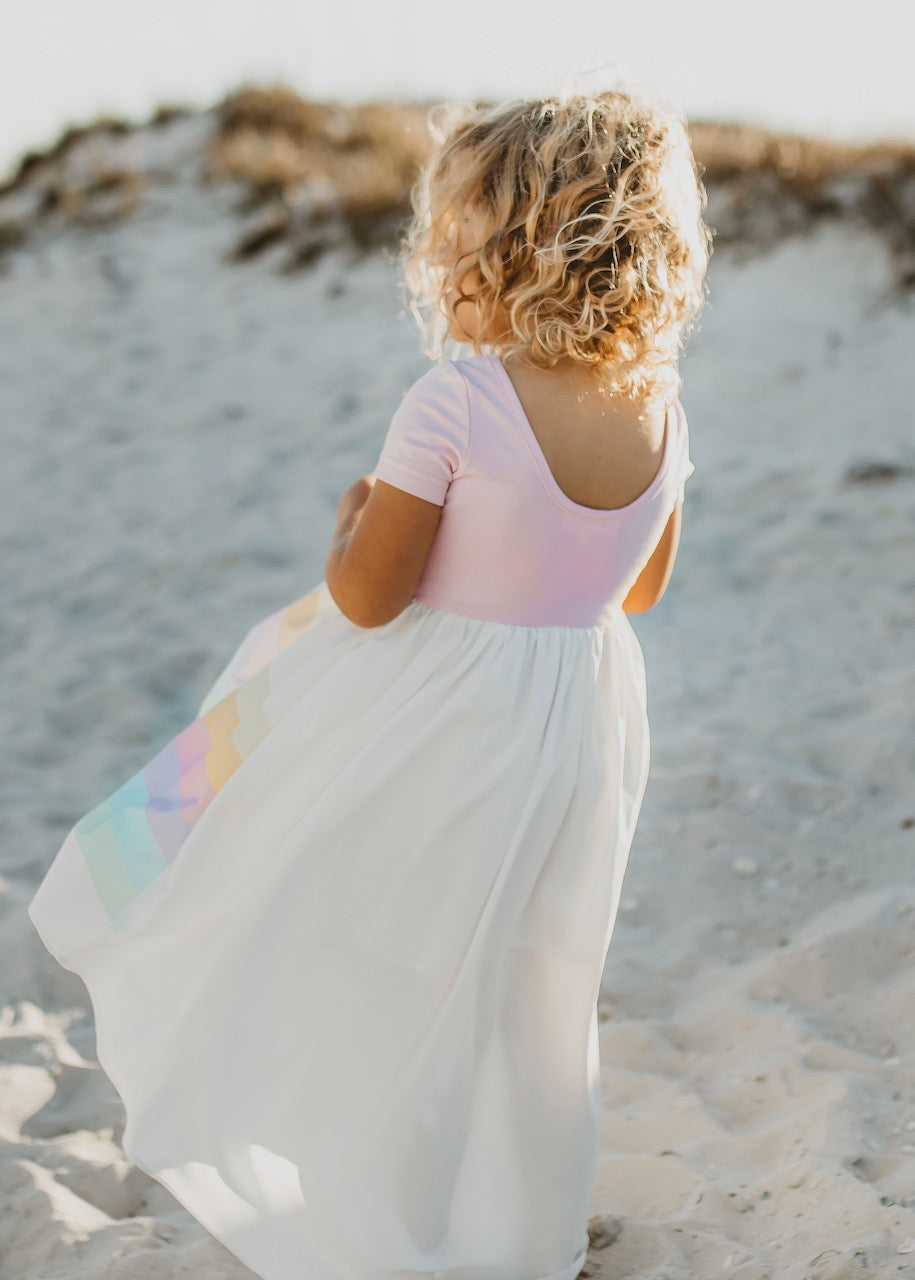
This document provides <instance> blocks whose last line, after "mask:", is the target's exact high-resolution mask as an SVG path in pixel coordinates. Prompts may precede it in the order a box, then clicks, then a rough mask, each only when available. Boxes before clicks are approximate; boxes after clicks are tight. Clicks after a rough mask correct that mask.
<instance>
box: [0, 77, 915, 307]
mask: <svg viewBox="0 0 915 1280" xmlns="http://www.w3.org/2000/svg"><path fill="white" fill-rule="evenodd" d="M428 105H430V104H403V103H396V102H375V103H365V104H360V105H344V104H340V103H330V102H317V101H310V100H307V99H304V98H301V97H300V96H299V95H298V94H296V93H295V92H294V91H293V90H292V89H291V88H289V87H288V86H286V85H283V84H275V85H273V86H270V87H266V88H258V87H256V86H253V85H243V86H242V87H241V88H239V89H238V90H237V91H235V92H233V93H231V94H229V95H228V96H227V97H225V98H224V99H223V100H222V101H221V102H219V103H217V105H216V106H215V107H214V108H213V111H212V114H213V117H214V120H215V127H214V129H213V132H212V134H211V136H210V139H209V142H208V143H207V145H206V149H205V154H204V155H203V157H202V168H201V176H202V178H203V180H204V181H206V182H210V183H221V182H233V183H236V184H239V185H240V186H241V187H242V191H243V194H242V198H241V200H240V201H239V205H238V209H239V213H240V214H242V215H243V216H244V217H245V220H246V225H245V227H244V230H243V231H242V233H241V236H240V238H239V240H238V242H237V244H236V246H235V248H234V249H233V250H232V251H231V252H230V254H229V257H230V258H232V259H233V260H241V259H245V258H251V257H253V256H255V255H256V254H258V253H260V252H262V251H263V250H265V249H267V248H268V247H270V246H274V245H277V244H283V243H285V244H286V245H287V247H288V251H289V257H288V259H287V263H286V269H295V268H296V267H298V266H301V265H305V264H307V263H309V262H311V261H313V260H314V258H315V257H316V256H317V255H318V254H319V253H321V252H323V251H324V249H326V248H327V247H328V246H329V245H331V244H338V243H341V241H342V240H345V241H347V242H349V243H350V244H356V245H358V246H360V247H362V248H371V247H375V246H379V245H387V246H393V245H394V244H396V242H397V239H398V237H399V234H400V231H401V229H402V227H403V223H404V219H405V218H406V216H407V214H408V212H409V190H410V186H411V185H412V183H413V181H414V179H415V178H416V176H417V174H418V172H419V169H420V166H421V165H422V163H423V161H424V159H425V158H426V156H427V155H428V153H429V148H430V139H429V135H428V131H427V127H426V111H427V107H428ZM190 113H191V112H190V109H189V108H186V107H181V106H161V107H160V108H159V109H158V110H157V111H156V112H154V114H153V115H152V116H151V117H150V119H149V121H148V122H147V123H146V125H145V126H136V125H130V124H128V123H127V122H126V121H124V120H120V119H116V118H112V117H99V118H98V119H96V120H95V121H93V122H92V123H90V124H86V125H80V126H71V127H69V128H67V129H65V130H64V131H63V132H62V133H61V135H60V137H59V138H58V139H57V141H56V142H55V143H54V144H53V145H52V146H51V147H49V148H47V150H45V151H30V152H28V153H27V154H26V155H24V156H23V158H22V160H21V161H20V163H19V166H18V169H17V171H16V173H15V174H14V176H13V177H12V178H11V179H10V181H9V182H8V183H6V185H5V186H2V187H0V197H2V196H3V195H4V194H6V193H7V192H11V191H15V190H17V189H20V188H31V189H32V190H37V191H40V192H41V198H40V201H39V202H38V204H37V216H38V217H39V218H41V217H43V216H45V215H49V214H59V215H63V216H64V217H66V218H68V219H69V218H72V219H75V220H77V221H82V222H105V221H108V220H111V219H115V218H118V217H125V216H128V215H129V214H130V213H131V212H133V211H134V210H135V209H136V208H137V205H138V203H139V200H140V198H141V195H142V190H143V186H144V181H145V179H144V178H143V177H142V176H141V175H138V174H131V173H129V172H128V171H127V170H125V169H123V168H120V167H118V166H117V165H114V164H108V165H107V166H106V165H105V164H104V163H101V164H97V165H96V166H95V171H94V172H93V173H92V175H91V176H90V177H89V178H86V177H83V178H82V179H81V180H79V181H76V180H74V179H73V178H72V177H71V178H67V179H65V178H64V176H63V175H64V172H65V166H64V164H63V163H62V162H63V161H64V159H65V157H67V156H68V155H69V153H70V152H71V151H72V150H73V149H74V148H77V147H80V146H81V145H82V144H83V143H84V142H86V141H87V140H88V139H94V140H98V139H102V141H104V138H105V137H116V136H118V135H121V134H124V133H126V132H129V131H131V130H132V129H135V128H138V127H140V128H141V127H147V128H149V127H157V128H158V127H165V126H167V125H168V124H169V123H170V122H171V121H173V120H174V119H176V118H177V117H180V116H186V115H188V114H190ZM690 135H691V138H692V142H693V147H694V151H695V154H696V158H697V160H698V162H699V164H700V168H701V171H702V173H703V178H704V181H705V184H706V187H707V189H708V192H709V208H708V212H707V220H708V221H709V223H710V225H711V227H712V231H713V233H714V236H715V241H716V243H720V244H727V243H737V244H740V245H743V246H745V247H746V249H747V250H750V251H755V250H759V249H762V248H765V247H767V246H769V245H771V244H774V243H776V242H777V241H778V240H780V239H783V238H784V237H785V236H786V235H791V234H794V233H797V232H803V231H806V230H807V229H808V228H810V227H812V226H813V225H814V224H815V223H816V222H818V221H820V220H822V219H824V218H839V217H842V218H850V219H852V220H854V221H856V222H857V223H859V224H861V225H867V226H870V227H872V228H875V229H876V230H878V231H879V232H880V233H881V234H882V235H884V236H885V238H886V240H887V243H888V245H889V247H890V249H891V251H892V253H893V255H894V260H895V262H896V264H897V272H896V275H897V282H898V285H899V288H900V289H903V290H909V289H912V288H915V142H913V143H904V142H889V141H888V142H877V143H874V144H871V145H858V144H842V143H838V142H832V141H829V140H825V139H821V138H816V137H800V136H797V135H791V134H784V133H777V132H774V131H772V130H767V129H763V128H759V127H755V126H751V125H742V124H720V123H714V122H708V121H693V122H692V123H691V124H690ZM21 240H22V237H21V235H20V233H19V230H18V229H17V230H15V231H13V230H10V233H9V234H8V235H6V236H4V235H0V252H2V250H3V248H10V247H13V246H15V245H18V244H21Z"/></svg>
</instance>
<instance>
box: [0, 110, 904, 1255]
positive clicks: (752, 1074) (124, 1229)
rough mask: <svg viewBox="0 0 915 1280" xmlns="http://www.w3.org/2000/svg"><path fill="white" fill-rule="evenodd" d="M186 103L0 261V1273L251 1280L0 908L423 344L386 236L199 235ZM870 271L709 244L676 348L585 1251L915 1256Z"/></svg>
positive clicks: (225, 197)
mask: <svg viewBox="0 0 915 1280" xmlns="http://www.w3.org/2000/svg"><path fill="white" fill-rule="evenodd" d="M204 125H205V122H204V121H187V122H184V123H182V124H179V125H176V126H173V127H172V129H171V130H169V131H165V132H163V133H160V134H158V135H155V136H153V135H151V134H150V135H140V136H139V137H135V138H133V139H130V140H128V141H127V142H126V143H124V144H123V146H124V147H125V148H131V149H132V159H133V162H134V163H137V164H140V165H146V166H154V165H160V166H163V167H165V168H166V169H167V170H169V171H170V172H172V173H173V174H175V176H176V177H178V178H179V179H180V180H178V181H175V182H174V183H171V184H166V183H163V184H159V185H157V186H156V187H155V188H154V190H153V191H152V192H151V193H150V194H149V195H148V197H147V198H146V199H145V200H144V202H143V204H142V206H141V210H140V212H139V213H138V215H137V216H136V217H135V219H134V220H133V221H131V222H127V223H125V224H123V225H120V226H116V227H114V228H110V229H97V230H81V231H76V230H70V231H67V232H65V233H63V234H54V233H53V232H48V233H47V234H35V235H34V236H33V237H32V239H31V241H30V242H29V244H28V245H27V246H26V248H25V249H24V250H23V251H21V252H16V253H13V254H12V255H9V256H8V257H7V258H6V260H5V263H6V266H5V274H2V272H0V430H2V432H3V438H2V458H3V463H2V467H0V485H2V491H0V499H2V501H0V522H2V524H0V528H2V536H3V548H4V555H3V566H4V580H3V613H2V639H3V641H4V644H3V656H4V690H5V694H4V698H3V704H2V710H0V714H2V717H3V730H4V734H5V737H6V745H5V750H4V757H3V758H4V761H5V768H4V770H3V776H2V780H0V813H2V823H3V839H2V842H0V890H2V892H0V913H2V915H0V1004H2V1013H0V1139H2V1143H3V1145H2V1148H0V1207H2V1209H3V1212H2V1213H0V1275H2V1277H3V1280H26V1278H28V1280H52V1278H53V1277H67V1278H68V1280H96V1278H97V1277H101V1276H105V1277H110V1278H111V1280H126V1278H127V1277H130V1280H157V1278H158V1277H163V1278H164V1277H173V1276H187V1277H191V1276H193V1277H194V1280H215V1278H216V1277H226V1278H229V1277H231V1278H238V1277H243V1276H248V1275H250V1273H249V1272H248V1271H247V1270H246V1268H244V1267H243V1266H242V1265H241V1264H240V1263H239V1262H238V1261H237V1260H236V1259H235V1258H234V1257H233V1256H232V1255H231V1254H229V1253H228V1252H227V1251H226V1250H225V1249H223V1248H222V1247H221V1246H219V1245H218V1244H216V1243H215V1242H214V1241H213V1240H211V1239H210V1237H209V1236H208V1235H207V1233H206V1232H205V1231H204V1230H203V1228H201V1227H200V1226H199V1225H198V1224H197V1223H196V1222H195V1221H194V1220H193V1219H192V1218H190V1217H189V1216H188V1214H187V1213H185V1212H184V1210H183V1209H181V1208H180V1207H179V1206H178V1205H177V1204H176V1203H175V1201H174V1200H173V1199H172V1198H171V1197H170V1196H169V1195H168V1194H167V1193H166V1192H165V1191H164V1190H163V1189H162V1188H161V1187H160V1186H159V1185H158V1184H157V1183H156V1182H155V1181H153V1180H152V1179H150V1178H148V1177H147V1176H146V1175H145V1174H142V1173H141V1172H140V1171H139V1170H137V1169H136V1168H134V1167H132V1166H131V1165H130V1164H129V1163H128V1162H127V1161H125V1159H124V1156H123V1153H122V1151H121V1149H120V1147H119V1143H118V1139H119V1136H120V1134H121V1131H122V1126H123V1111H122V1107H121V1104H120V1101H119V1099H118V1097H117V1095H116V1094H115V1093H114V1091H113V1089H112V1087H111V1085H110V1084H109V1083H108V1081H107V1078H106V1077H105V1076H104V1075H103V1074H102V1072H101V1071H100V1069H99V1068H98V1066H97V1064H96V1062H95V1059H94V1052H93V1048H94V1040H93V1029H92V1024H91V1017H90V1014H89V1011H88V1004H87V999H86V994H85V990H84V988H83V987H82V984H81V982H80V981H79V979H77V978H76V977H75V976H74V975H72V974H69V973H68V972H67V971H65V970H62V969H60V968H59V966H57V964H56V963H55V962H54V961H53V960H52V959H51V958H50V956H49V955H48V954H47V952H45V950H44V948H43V947H42V945H41V943H40V941H39V940H38V938H37V936H36V935H35V934H34V931H33V930H32V928H31V925H30V922H29V921H28V918H27V916H26V912H25V906H26V903H27V901H28V900H29V898H30V897H31V894H32V893H33V891H34V888H35V886H36V884H37V882H38V880H39V878H40V876H41V875H42V873H43V871H44V868H45V867H46V866H47V864H48V862H49V861H50V859H51V857H52V855H53V854H54V852H55V851H56V849H57V847H58V845H59V843H60V841H61V840H62V838H63V836H64V834H65V833H66V830H67V829H68V827H69V826H70V825H72V823H73V822H74V821H75V820H76V819H77V818H78V817H79V816H80V815H81V814H83V813H84V812H86V811H87V810H88V809H89V808H91V807H92V806H93V805H95V804H96V803H97V802H98V801H99V800H101V799H103V798H104V796H106V795H107V794H109V792H110V791H112V790H113V789H114V788H115V787H116V786H117V785H118V784H119V783H120V782H122V781H123V780H124V779H125V778H127V777H128V776H130V774H132V773H133V772H134V771H135V770H136V769H138V768H139V767H140V766H141V765H142V764H143V763H145V762H146V761H147V760H148V759H149V758H150V757H151V756H152V755H153V754H154V753H155V751H156V750H158V749H159V748H160V747H161V746H162V745H163V744H164V743H165V742H166V741H167V740H168V739H169V738H170V737H171V736H173V735H174V733H176V732H177V731H178V730H179V729H180V728H182V727H183V726H184V725H185V724H186V723H187V722H188V721H189V719H190V718H191V717H192V716H193V714H194V711H195V709H196V706H197V703H198V701H199V697H200V696H201V695H202V693H203V691H204V690H205V688H207V687H208V685H209V683H210V681H211V680H212V679H213V678H214V677H215V675H216V673H217V671H218V670H219V669H220V668H221V666H222V665H223V664H224V662H225V661H227V660H228V658H229V656H230V655H231V653H232V652H233V651H234V649H235V647H236V645H237V644H238V642H239V641H240V639H241V638H242V636H243V635H244V633H245V632H246V630H247V629H248V627H249V626H250V625H251V624H252V623H253V622H254V621H256V620H257V619H259V618H261V617H263V616H265V615H266V614H267V613H269V612H271V611H272V610H274V609H275V608H277V607H278V606H279V605H280V604H282V603H285V602H287V601H288V600H291V599H293V598H294V597H295V596H297V595H299V594H302V593H303V592H304V591H305V590H307V589H308V587H309V586H311V585H313V584H314V583H315V582H317V581H318V580H319V579H320V577H321V574H322V571H323V561H324V553H325V548H326V545H327V542H328V540H329V537H330V534H331V532H332V528H333V513H334V509H335V507H336V502H337V498H338V496H339V494H340V492H341V490H342V489H343V488H344V487H345V486H346V485H347V484H348V483H349V482H350V481H351V480H352V479H354V478H355V477H356V476H357V475H359V474H361V473H362V472H363V471H367V470H369V469H370V468H371V467H372V465H373V464H374V461H375V459H376V457H377V453H378V449H379V447H380V444H381V440H382V438H383V435H384V431H385V429H386V426H387V421H388V419H389V417H390V414H391V412H392V411H393V409H394V407H395V406H396V404H397V402H398V399H399V395H400V391H401V390H402V389H403V388H404V387H405V386H406V385H407V384H408V383H409V382H410V381H411V380H412V379H413V378H414V377H415V376H417V375H418V374H419V373H420V372H421V371H422V370H423V368H424V367H425V358H424V357H423V356H422V355H421V353H420V351H419V343H418V337H417V335H416V332H415V329H414V328H413V325H412V321H410V320H409V319H408V318H406V316H405V315H403V314H398V313H399V310H400V300H399V294H398V289H397V277H396V273H395V270H394V268H393V267H392V265H391V263H390V262H388V261H386V260H385V259H384V257H382V256H380V255H375V256H372V257H369V258H367V259H364V260H361V261H357V260H355V259H352V260H351V259H350V257H349V256H348V255H347V254H346V252H344V251H339V252H335V253H333V254H331V255H329V256H327V257H325V258H323V259H321V260H320V261H319V262H318V263H317V264H316V265H315V266H314V267H312V268H311V269H310V270H308V271H306V272H305V273H303V274H300V275H298V276H293V277H284V276H281V275H279V274H278V271H277V268H278V266H279V265H280V264H281V263H282V261H283V259H284V257H285V255H286V251H285V250H284V249H283V248H281V247H278V248H276V249H274V250H272V251H270V252H269V253H268V254H266V255H265V256H264V257H263V258H260V259H258V260H256V261H255V262H252V263H249V264H247V265H244V266H227V265H225V264H224V263H223V262H222V261H221V255H222V253H223V252H224V250H225V249H227V248H228V247H229V246H230V245H231V244H233V243H234V242H235V241H236V239H237V238H238V232H239V227H238V223H237V220H236V219H235V218H234V216H232V215H231V214H230V212H229V210H230V206H231V204H232V201H233V200H234V198H235V195H236V194H237V193H234V192H232V191H230V190H228V189H222V190H221V191H219V192H215V193H214V192H208V191H206V190H205V189H200V190H198V189H197V188H196V187H195V186H194V184H193V182H192V180H191V179H192V175H193V172H194V168H195V163H196V161H195V156H196V155H197V148H198V147H199V141H200V134H201V130H202V128H203V127H204ZM147 147H148V148H149V149H148V150H144V148H147ZM182 157H183V159H182ZM17 202H18V203H17V208H18V207H22V206H24V204H27V201H24V199H23V198H21V197H17ZM10 203H11V205H12V202H10ZM2 212H3V209H2V207H0V214H2ZM890 281H891V269H890V265H889V262H888V258H887V255H886V252H885V250H884V248H883V246H882V245H881V243H880V242H878V241H877V240H876V239H875V238H874V237H872V236H871V235H870V234H869V233H865V232H862V231H855V230H853V229H852V228H850V227H847V226H842V225H836V226H826V227H823V228H821V229H820V230H819V231H818V232H817V233H816V234H814V235H812V236H810V237H807V238H802V237H797V238H794V239H792V240H790V241H788V242H787V243H785V244H783V245H782V246H781V247H780V248H779V249H778V250H777V251H774V252H769V253H767V254H766V255H764V256H759V257H755V258H754V257H749V258H746V257H745V256H744V255H742V254H739V253H737V252H733V251H724V250H720V251H716V254H715V256H714V257H713V261H712V268H711V271H710V275H709V285H710V292H711V303H710V305H709V307H708V308H707V309H706V311H705V312H704V313H703V316H702V320H701V327H700V329H699V331H698V333H697V334H696V335H695V337H694V339H693V342H692V345H691V348H690V351H689V354H688V356H687V357H686V359H685V360H684V361H683V366H682V369H683V374H684V379H685V386H684V391H683V401H684V404H685V406H686V409H687V413H688V415H689V418H690V424H691V437H692V456H693V460H694V462H695V464H696V474H695V475H694V477H693V478H692V479H691V480H690V482H689V485H688V487H687V494H688V500H687V507H686V512H685V516H684V528H683V539H682V544H681V551H680V558H679V562H678V565H677V568H676V570H675V576H674V581H673V582H672V584H671V586H670V588H669V590H668V592H667V595H666V596H665V598H664V599H663V601H662V602H661V603H660V604H659V605H658V606H657V607H656V609H654V610H653V611H652V612H650V613H649V614H646V615H643V616H640V617H637V618H635V619H634V625H635V626H636V629H637V631H638V634H639V636H640V638H641V640H642V643H643V647H644V650H645V656H646V662H647V667H648V677H649V698H650V706H649V713H650V720H651V729H652V771H651V778H650V781H649V785H648V792H647V795H646V798H645V804H644V808H643V811H642V818H641V821H640V824H639V828H638V831H637V834H636V839H635V844H634V847H633V851H632V858H631V861H630V867H629V872H628V878H627V883H626V887H625V890H624V899H623V904H622V908H621V914H620V918H619V921H618V924H617V928H616V931H615V934H614V937H613V940H612V942H611V946H610V953H609V957H608V961H607V968H606V972H605V974H604V980H603V986H602V997H601V1016H602V1024H601V1051H602V1059H603V1076H604V1094H605V1115H604V1125H603V1150H602V1157H601V1163H600V1167H599V1173H598V1177H597V1180H596V1182H595V1186H594V1191H593V1206H592V1207H593V1212H594V1213H595V1214H600V1213H609V1214H611V1215H614V1216H615V1217H616V1218H618V1219H619V1220H620V1222H621V1224H622V1230H621V1232H620V1233H619V1237H618V1239H617V1240H616V1241H615V1242H614V1243H612V1244H610V1245H609V1246H608V1247H606V1248H603V1249H600V1250H597V1249H595V1250H592V1253H591V1255H590V1257H589V1262H588V1267H587V1270H588V1271H589V1273H590V1274H591V1275H594V1276H601V1277H606V1278H607V1280H623V1277H627V1278H631V1280H662V1278H663V1280H681V1278H682V1280H686V1278H690V1280H691V1278H694V1277H695V1278H696V1280H699V1278H700V1277H702V1278H703V1280H705V1278H707V1277H719V1276H720V1277H727V1278H728V1280H762V1278H763V1277H771V1278H772V1280H776V1278H778V1280H808V1278H809V1280H814V1278H815V1280H852V1278H853V1277H859V1276H861V1277H864V1276H867V1277H881V1278H883V1277H909V1276H915V1053H913V1050H915V825H913V824H912V819H915V786H913V774H915V769H913V765H915V724H913V719H915V717H913V707H915V689H913V661H912V655H913V644H912V636H913V613H915V556H913V539H912V534H913V511H915V472H913V471H911V470H908V471H906V470H903V472H902V473H901V474H900V475H899V476H898V477H897V478H895V479H889V480H886V481H883V482H880V481H872V482H870V483H857V484H847V483H844V482H843V475H844V473H845V471H846V469H847V468H849V467H850V466H852V465H854V464H857V463H860V462H864V461H881V462H891V463H896V464H898V465H899V466H900V467H902V468H904V469H905V468H913V467H915V433H913V425H915V408H913V406H915V357H913V353H915V315H913V312H915V306H913V303H912V302H911V301H910V302H908V303H906V302H904V301H896V302H892V303H889V304H884V303H882V302H881V299H883V298H884V297H885V294H886V290H887V287H888V285H889V283H890ZM875 304H876V305H875ZM239 1034H240V1035H241V1034H243V1029H242V1028H241V1027H240V1028H239ZM353 1212H354V1214H357V1213H358V1206H356V1205H354V1206H353Z"/></svg>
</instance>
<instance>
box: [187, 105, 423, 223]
mask: <svg viewBox="0 0 915 1280" xmlns="http://www.w3.org/2000/svg"><path fill="white" fill-rule="evenodd" d="M217 120H218V123H217V128H216V130H215V132H214V134H213V136H212V138H211V140H210V143H209V147H208V150H207V156H206V168H205V173H206V176H207V178H208V179H209V180H210V181H214V182H218V181H222V180H226V179H228V180H231V181H234V182H241V183H243V184H244V185H245V186H246V187H247V189H248V198H247V200H246V201H245V202H244V204H243V209H244V210H245V211H248V210H250V208H251V207H252V205H257V204H262V203H264V202H270V201H271V200H279V201H280V202H281V203H283V204H284V205H285V206H286V207H287V208H291V207H296V206H298V207H302V206H303V205H305V206H308V207H310V208H311V209H312V212H313V213H314V214H316V215H317V216H318V217H319V218H320V217H323V218H324V219H325V220H326V219H327V218H329V217H330V216H335V217H336V218H337V219H338V220H340V221H341V222H342V223H343V224H344V225H345V226H346V227H347V228H348V230H349V232H350V234H351V235H352V237H353V238H354V239H355V240H356V241H357V243H360V244H363V245H370V244H378V243H383V242H387V241H388V240H390V238H391V236H392V234H396V227H397V224H398V223H399V222H400V221H402V219H403V217H404V216H405V215H406V213H407V212H408V207H409V205H408V196H409V189H410V186H411V184H412V183H413V181H414V179H415V178H416V175H417V174H418V172H419V168H420V166H421V164H422V162H423V160H424V159H425V157H426V155H427V154H428V150H429V145H430V144H429V135H428V131H427V128H426V113H425V110H424V109H423V108H421V107H418V106H407V105H403V104H398V103H393V102H374V103H365V104H360V105H356V106H344V105H340V104H336V103H322V102H307V101H305V100H303V99H301V98H299V97H298V96H297V95H296V94H295V93H294V92H293V91H292V90H291V89H288V88H286V87H285V86H282V85H280V86H276V87H274V88H272V89H257V88H253V87H244V88H242V89H240V90H238V92H236V93H233V94H231V95H230V96H229V97H227V98H226V99H225V100H224V101H223V102H221V103H220V104H219V106H218V107H217ZM293 222H294V217H291V218H290V226H292V223H293Z"/></svg>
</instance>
